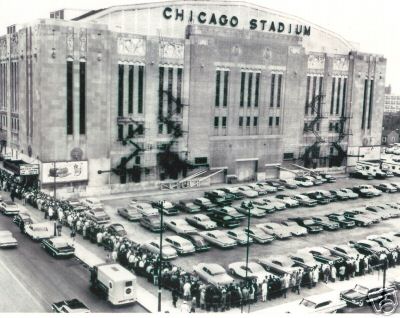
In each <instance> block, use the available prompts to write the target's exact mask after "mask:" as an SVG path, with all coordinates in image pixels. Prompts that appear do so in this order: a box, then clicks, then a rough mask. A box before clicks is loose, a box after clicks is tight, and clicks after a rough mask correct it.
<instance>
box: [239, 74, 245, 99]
mask: <svg viewBox="0 0 400 318" xmlns="http://www.w3.org/2000/svg"><path fill="white" fill-rule="evenodd" d="M245 82H246V73H245V72H242V74H241V79H240V107H243V106H244V85H245Z"/></svg>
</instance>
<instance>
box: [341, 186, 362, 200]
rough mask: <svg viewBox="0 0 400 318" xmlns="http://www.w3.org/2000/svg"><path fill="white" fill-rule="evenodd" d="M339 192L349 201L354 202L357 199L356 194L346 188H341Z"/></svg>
mask: <svg viewBox="0 0 400 318" xmlns="http://www.w3.org/2000/svg"><path fill="white" fill-rule="evenodd" d="M340 191H341V192H343V193H346V194H347V196H348V197H349V199H350V200H355V199H358V197H359V195H358V193H355V192H354V191H353V190H351V189H348V188H342V189H340Z"/></svg>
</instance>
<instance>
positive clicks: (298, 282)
mask: <svg viewBox="0 0 400 318" xmlns="http://www.w3.org/2000/svg"><path fill="white" fill-rule="evenodd" d="M302 279H303V273H302V272H301V269H299V270H298V272H297V275H296V290H297V295H300V288H301V281H302Z"/></svg>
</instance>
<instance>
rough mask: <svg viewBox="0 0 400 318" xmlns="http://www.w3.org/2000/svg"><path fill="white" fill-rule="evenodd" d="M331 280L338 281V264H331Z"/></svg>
mask: <svg viewBox="0 0 400 318" xmlns="http://www.w3.org/2000/svg"><path fill="white" fill-rule="evenodd" d="M331 281H332V282H336V266H334V265H332V266H331Z"/></svg>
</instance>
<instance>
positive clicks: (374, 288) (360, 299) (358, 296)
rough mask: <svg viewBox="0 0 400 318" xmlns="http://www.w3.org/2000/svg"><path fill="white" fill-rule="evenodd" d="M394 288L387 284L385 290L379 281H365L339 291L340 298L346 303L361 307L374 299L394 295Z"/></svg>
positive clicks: (378, 299)
mask: <svg viewBox="0 0 400 318" xmlns="http://www.w3.org/2000/svg"><path fill="white" fill-rule="evenodd" d="M395 293H396V288H394V287H392V286H387V287H386V290H385V291H383V290H382V284H381V283H379V282H375V281H374V282H368V281H365V282H363V283H362V285H360V284H356V285H355V286H354V287H353V288H351V289H347V290H345V291H342V292H340V299H342V300H344V301H345V302H346V303H347V304H348V305H354V306H358V307H362V306H364V305H366V304H367V303H370V302H371V300H372V299H373V300H374V301H377V302H380V300H383V299H385V297H387V296H388V295H389V294H392V295H395Z"/></svg>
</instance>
